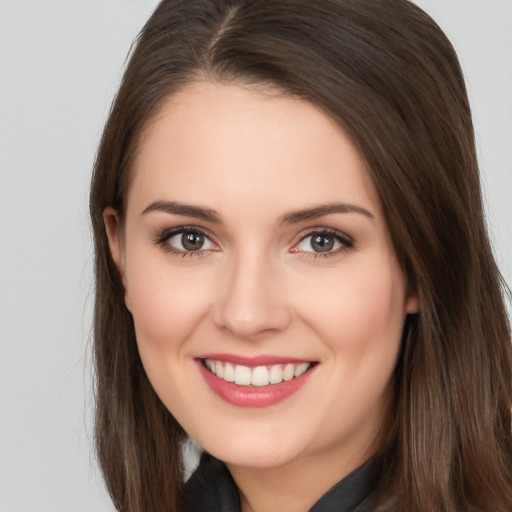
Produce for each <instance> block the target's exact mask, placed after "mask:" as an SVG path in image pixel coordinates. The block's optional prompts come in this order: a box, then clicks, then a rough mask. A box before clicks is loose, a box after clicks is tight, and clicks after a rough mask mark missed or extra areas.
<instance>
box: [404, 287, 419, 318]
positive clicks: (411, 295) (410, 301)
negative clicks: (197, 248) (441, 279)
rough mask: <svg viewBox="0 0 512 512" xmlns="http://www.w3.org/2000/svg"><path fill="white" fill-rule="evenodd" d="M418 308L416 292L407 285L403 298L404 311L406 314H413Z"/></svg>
mask: <svg viewBox="0 0 512 512" xmlns="http://www.w3.org/2000/svg"><path fill="white" fill-rule="evenodd" d="M419 310H420V301H419V300H418V293H417V292H416V290H414V289H413V288H412V287H411V286H409V287H408V290H407V296H406V298H405V312H406V313H407V314H415V313H418V312H419Z"/></svg>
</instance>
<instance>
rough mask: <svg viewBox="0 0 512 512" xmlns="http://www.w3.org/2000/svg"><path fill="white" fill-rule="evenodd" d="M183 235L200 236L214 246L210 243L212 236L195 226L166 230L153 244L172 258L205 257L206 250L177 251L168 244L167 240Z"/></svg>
mask: <svg viewBox="0 0 512 512" xmlns="http://www.w3.org/2000/svg"><path fill="white" fill-rule="evenodd" d="M185 233H190V234H196V235H201V236H203V237H204V238H205V239H206V240H209V241H210V242H211V243H212V244H213V245H215V243H214V242H213V241H212V236H211V235H210V234H209V233H208V232H206V231H204V230H202V229H200V228H198V227H195V226H179V227H176V228H171V229H166V230H164V231H163V232H162V233H161V234H160V235H159V236H157V237H156V240H155V244H156V245H158V246H160V247H162V249H163V250H164V251H165V252H168V253H170V254H172V255H174V256H181V257H182V258H187V257H192V258H201V257H203V256H206V253H207V252H208V251H209V250H210V249H206V250H205V249H203V250H201V249H199V250H197V251H184V250H181V249H177V248H176V247H173V246H172V245H171V244H170V243H169V240H170V239H171V238H173V237H174V236H176V235H180V234H185Z"/></svg>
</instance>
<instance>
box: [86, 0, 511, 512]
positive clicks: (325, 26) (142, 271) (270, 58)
mask: <svg viewBox="0 0 512 512" xmlns="http://www.w3.org/2000/svg"><path fill="white" fill-rule="evenodd" d="M91 216H92V222H93V226H94V233H95V243H96V258H97V259H96V280H97V281H96V283H97V287H96V309H95V334H94V336H95V354H96V365H97V417H96V436H97V450H98V455H99V459H100V463H101V466H102V469H103V472H104V475H105V478H106V481H107V485H108V487H109V490H110V493H111V495H112V497H113V499H114V502H115V504H116V506H117V508H118V509H119V510H123V511H142V510H146V511H147V510H176V511H178V510H187V511H190V510H208V511H216V510H241V511H242V512H249V511H254V512H257V511H267V512H268V511H272V510H287V511H305V510H309V509H311V510H314V511H319V510H344V511H355V510H359V511H360V510H371V511H384V510H393V511H397V510H403V511H408V512H411V511H418V512H419V511H425V510H428V511H436V512H437V511H444V510H450V511H452V510H453V511H460V512H462V511H469V510H474V511H482V512H483V511H489V510H493V511H506V510H509V509H510V504H511V503H512V450H511V448H512V443H511V413H510V411H511V368H512V359H511V353H510V333H509V329H508V323H507V318H506V312H505V308H504V304H503V300H502V296H501V290H500V276H499V272H498V270H497V268H496V265H495V262H494V259H493V256H492V253H491V250H490V245H489V241H488V237H487V234H486V231H485V225H484V220H483V214H482V204H481V197H480V189H479V181H478V169H477V162H476V155H475V148H474V137H473V129H472V124H471V116H470V111H469V105H468V101H467V96H466V91H465V86H464V82H463V78H462V73H461V71H460V67H459V64H458V61H457V58H456V55H455V53H454V51H453V48H452V47H451V45H450V43H449V41H448V40H447V39H446V37H445V36H444V34H443V33H442V31H441V30H440V29H439V28H438V27H437V25H436V24H435V23H434V22H433V21H432V20H431V19H430V18H429V17H428V16H427V15H426V14H425V13H424V12H422V11H421V10H420V9H419V8H418V7H416V6H415V5H413V4H411V3H409V2H408V1H405V0H393V1H389V0H386V1H383V0H358V1H357V2H355V1H351V0H326V1H323V2H318V3H317V2H309V1H306V0H303V1H300V0H294V1H282V2H275V1H273V2H270V1H264V0H250V1H249V0H245V1H244V0H210V1H207V0H186V1H185V0H182V1H179V0H171V1H168V0H164V1H163V2H162V3H161V4H160V5H159V6H158V7H157V9H156V11H155V12H154V14H153V15H152V17H151V18H150V19H149V21H148V22H147V24H146V26H145V27H144V28H143V30H142V32H141V34H140V35H139V38H138V40H137V43H136V45H135V47H134V50H133V53H132V55H131V57H130V61H129V63H128V66H127V70H126V72H125V75H124V78H123V82H122V84H121V87H120V90H119V93H118V95H117V98H116V100H115V102H114V105H113V107H112V111H111V114H110V117H109V120H108V122H107V125H106V127H105V131H104V135H103V139H102V141H101V145H100V148H99V152H98V157H97V161H96V165H95V170H94V176H93V182H92V189H91ZM188 436H190V437H191V438H192V439H194V440H196V441H197V442H198V443H199V444H200V445H201V447H202V448H203V449H204V451H205V455H204V456H203V457H202V461H201V464H200V466H199V468H198V469H197V470H196V472H195V473H194V475H193V476H192V477H191V478H190V480H189V481H188V482H187V483H186V485H184V483H183V480H184V479H183V468H182V455H181V447H182V444H183V443H184V441H185V440H186V439H187V437H188ZM221 461H222V462H221Z"/></svg>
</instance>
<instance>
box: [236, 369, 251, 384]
mask: <svg viewBox="0 0 512 512" xmlns="http://www.w3.org/2000/svg"><path fill="white" fill-rule="evenodd" d="M235 384H239V385H241V386H249V385H250V384H251V369H250V368H248V367H247V366H241V365H239V364H237V365H236V366H235Z"/></svg>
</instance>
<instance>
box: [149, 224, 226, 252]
mask: <svg viewBox="0 0 512 512" xmlns="http://www.w3.org/2000/svg"><path fill="white" fill-rule="evenodd" d="M156 243H157V244H158V245H162V246H163V247H164V249H165V250H167V251H169V252H172V253H174V254H178V255H182V256H192V255H197V256H199V255H200V254H202V253H203V252H205V251H212V250H217V249H218V247H217V246H216V245H215V244H214V243H213V242H212V241H211V240H210V238H209V237H208V236H207V235H206V234H205V233H203V232H202V231H201V230H199V229H197V228H183V227H180V228H174V229H171V230H167V231H165V232H164V233H163V234H162V235H161V236H160V237H158V239H157V240H156Z"/></svg>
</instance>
